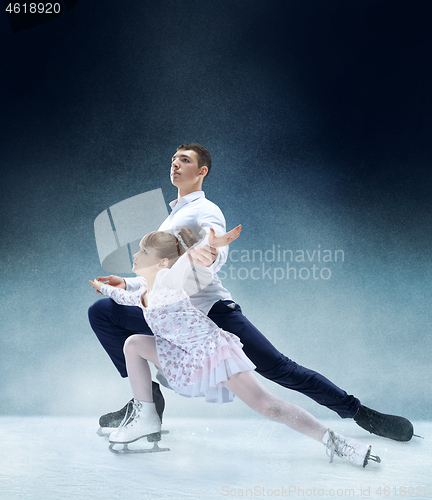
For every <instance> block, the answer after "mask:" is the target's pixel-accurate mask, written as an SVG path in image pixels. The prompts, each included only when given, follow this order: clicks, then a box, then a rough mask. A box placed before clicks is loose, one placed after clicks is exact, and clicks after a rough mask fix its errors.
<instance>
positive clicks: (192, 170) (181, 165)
mask: <svg viewBox="0 0 432 500" xmlns="http://www.w3.org/2000/svg"><path fill="white" fill-rule="evenodd" d="M204 168H205V167H198V158H197V154H196V153H195V151H189V150H180V151H177V152H176V154H175V155H174V156H173V157H172V160H171V182H172V183H173V184H174V186H176V187H178V188H180V187H183V188H185V187H187V186H193V185H194V184H196V183H197V182H199V181H200V179H201V178H202V177H203V175H202V172H203V169H204ZM200 174H201V175H200Z"/></svg>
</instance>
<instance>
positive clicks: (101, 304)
mask: <svg viewBox="0 0 432 500" xmlns="http://www.w3.org/2000/svg"><path fill="white" fill-rule="evenodd" d="M110 300H111V299H100V300H97V301H96V302H95V303H94V304H92V305H91V306H90V307H89V308H88V318H89V321H90V324H91V323H92V322H93V321H94V320H97V319H100V318H103V317H104V316H105V315H106V310H107V306H108V303H109V301H110Z"/></svg>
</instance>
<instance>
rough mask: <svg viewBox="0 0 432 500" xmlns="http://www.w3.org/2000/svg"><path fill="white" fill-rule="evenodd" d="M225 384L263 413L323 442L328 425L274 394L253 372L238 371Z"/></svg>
mask: <svg viewBox="0 0 432 500" xmlns="http://www.w3.org/2000/svg"><path fill="white" fill-rule="evenodd" d="M224 385H225V386H226V387H227V388H228V389H229V390H230V391H232V392H233V393H234V394H235V395H236V396H238V397H239V398H240V399H241V400H242V401H243V402H244V403H246V404H247V405H248V406H250V407H251V408H252V409H253V410H255V411H257V412H258V413H261V415H264V416H265V417H267V418H269V419H270V420H273V421H275V422H280V423H282V424H285V425H287V426H288V427H291V429H294V430H295V431H297V432H301V433H302V434H305V435H306V436H309V437H311V438H312V439H315V440H316V441H319V442H322V438H323V436H324V434H325V433H326V431H327V427H326V426H325V425H323V424H322V423H321V422H320V421H319V420H317V419H316V418H315V417H313V416H312V415H311V414H310V413H308V412H307V411H306V410H303V408H300V407H298V406H296V405H293V404H291V403H287V402H286V401H284V400H282V399H280V398H278V397H276V396H274V395H273V394H272V393H271V392H269V391H268V390H267V389H266V388H265V387H264V386H263V385H262V384H261V383H260V382H259V381H258V380H257V379H256V377H255V375H254V374H253V373H252V372H241V373H236V374H235V375H233V376H231V377H229V379H228V380H227V382H224Z"/></svg>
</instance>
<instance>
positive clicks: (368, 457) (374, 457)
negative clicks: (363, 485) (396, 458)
mask: <svg viewBox="0 0 432 500" xmlns="http://www.w3.org/2000/svg"><path fill="white" fill-rule="evenodd" d="M371 451H372V446H369V449H368V451H367V453H366V456H365V459H364V462H363V467H366V465H367V464H368V462H369V460H372V461H373V462H376V463H378V464H380V463H381V459H380V457H379V456H378V455H371Z"/></svg>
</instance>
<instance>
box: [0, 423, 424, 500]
mask: <svg viewBox="0 0 432 500" xmlns="http://www.w3.org/2000/svg"><path fill="white" fill-rule="evenodd" d="M326 424H327V425H329V427H331V428H333V429H334V430H335V431H337V432H340V433H344V434H345V435H348V436H351V437H355V438H359V439H362V440H365V441H369V442H370V444H372V449H373V452H374V453H376V454H378V455H379V456H380V457H381V459H382V463H381V464H376V463H373V462H370V463H369V465H368V466H367V467H366V469H361V468H357V467H354V466H352V465H351V464H349V463H345V462H344V461H341V460H340V459H338V458H337V457H335V460H334V462H333V463H332V464H330V463H329V460H328V458H327V456H326V453H325V448H324V446H322V445H320V444H319V443H316V442H315V441H312V440H310V439H308V438H306V437H304V436H302V435H300V434H297V433H295V432H293V431H291V430H290V429H287V428H284V427H283V426H281V425H278V424H275V423H271V422H270V423H269V422H267V421H265V420H260V419H250V420H243V419H231V420H230V419H213V420H207V419H180V418H171V419H168V418H167V419H166V421H165V422H164V428H165V429H169V431H170V432H169V434H168V435H166V436H163V440H162V442H161V443H160V444H161V446H162V445H163V446H167V447H169V448H170V450H171V451H168V452H162V453H152V454H137V455H126V456H124V455H114V454H112V453H110V452H109V451H108V441H107V438H101V437H99V436H97V435H96V429H97V418H95V419H93V418H87V417H86V418H66V417H65V418H59V417H46V418H45V417H40V418H36V417H35V418H33V417H27V418H23V417H3V418H1V420H0V429H1V431H0V435H1V442H2V451H1V453H0V457H1V463H0V498H1V499H2V500H16V499H32V500H39V499H44V500H68V499H74V500H77V499H83V500H84V499H85V500H95V499H104V500H116V499H122V500H123V499H131V500H135V499H149V500H150V499H152V500H154V499H170V500H183V499H185V500H186V499H188V500H189V499H199V500H204V499H205V500H208V499H211V500H213V499H224V498H230V499H242V498H268V497H273V498H302V499H310V500H312V499H315V498H339V499H340V498H343V499H347V498H374V499H375V498H376V499H383V498H432V493H431V489H432V473H431V471H432V445H431V440H430V435H431V434H432V423H429V422H427V423H426V422H416V423H415V430H416V432H417V433H418V434H421V435H422V436H424V437H425V439H418V438H413V440H412V441H410V442H409V443H398V442H394V441H390V440H388V439H383V438H379V437H376V436H371V435H369V434H368V433H366V432H365V431H363V430H362V429H360V428H359V427H357V426H356V424H355V423H354V422H353V421H347V420H337V421H326ZM408 487H411V490H409V489H408ZM404 488H406V489H404Z"/></svg>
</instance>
